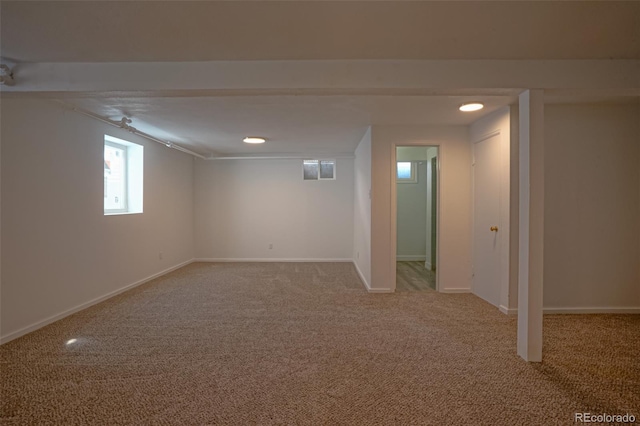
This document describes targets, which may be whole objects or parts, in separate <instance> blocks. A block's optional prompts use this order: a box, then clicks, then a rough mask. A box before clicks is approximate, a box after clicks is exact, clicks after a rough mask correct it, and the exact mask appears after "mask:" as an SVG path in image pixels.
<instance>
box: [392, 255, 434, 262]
mask: <svg viewBox="0 0 640 426" xmlns="http://www.w3.org/2000/svg"><path fill="white" fill-rule="evenodd" d="M426 260H427V257H426V256H425V255H424V254H413V255H409V254H408V255H402V256H400V255H399V256H396V261H398V262H425V261H426Z"/></svg>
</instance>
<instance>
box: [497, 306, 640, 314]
mask: <svg viewBox="0 0 640 426" xmlns="http://www.w3.org/2000/svg"><path fill="white" fill-rule="evenodd" d="M499 309H500V312H502V313H504V314H507V315H518V308H511V309H509V308H507V307H505V306H503V305H500V308H499ZM542 312H543V313H544V314H545V315H555V314H640V308H629V307H620V308H618V307H614V308H612V307H608V308H606V307H605V308H542Z"/></svg>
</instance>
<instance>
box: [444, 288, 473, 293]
mask: <svg viewBox="0 0 640 426" xmlns="http://www.w3.org/2000/svg"><path fill="white" fill-rule="evenodd" d="M440 293H452V294H453V293H471V288H470V287H468V288H464V287H460V288H441V289H440Z"/></svg>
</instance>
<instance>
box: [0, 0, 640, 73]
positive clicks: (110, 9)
mask: <svg viewBox="0 0 640 426" xmlns="http://www.w3.org/2000/svg"><path fill="white" fill-rule="evenodd" d="M0 8H1V12H2V13H1V35H2V56H4V57H5V58H8V59H11V60H15V61H17V62H128V61H211V60H278V59H291V60H304V59H630V58H640V24H639V22H640V2H637V1H626V2H625V1H623V2H613V1H604V2H602V1H601V2H587V1H515V2H514V1H506V2H505V1H438V2H436V1H410V2H400V1H392V2H364V1H356V2H342V1H339V2H325V1H321V2H310V1H303V2H300V1H284V2H274V1H256V2H252V1H231V2H220V1H195V2H188V1H158V2H155V1H71V2H60V1H46V2H32V1H19V2H12V1H2V2H1V3H0Z"/></svg>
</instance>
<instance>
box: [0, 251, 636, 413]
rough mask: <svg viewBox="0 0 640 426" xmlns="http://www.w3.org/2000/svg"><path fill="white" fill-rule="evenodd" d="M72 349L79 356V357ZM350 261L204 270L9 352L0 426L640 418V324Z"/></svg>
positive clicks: (74, 319)
mask: <svg viewBox="0 0 640 426" xmlns="http://www.w3.org/2000/svg"><path fill="white" fill-rule="evenodd" d="M70 339H77V340H76V341H75V342H74V343H70V344H65V342H67V341H69V340H70ZM515 341H516V320H515V318H511V317H507V316H505V315H503V314H501V313H499V312H498V311H497V310H496V309H495V308H494V307H492V306H490V305H488V304H487V303H486V302H484V301H482V300H480V299H479V298H477V297H475V296H473V295H470V294H440V293H436V292H412V293H396V294H367V293H366V292H365V290H364V289H363V287H362V285H361V284H360V282H359V280H358V277H357V275H356V273H355V271H354V269H353V266H352V265H351V264H348V263H326V264H311V263H306V264H305V263H262V264H258V263H254V264H237V263H229V264H211V263H209V264H207V263H197V264H192V265H189V266H187V267H185V268H183V269H181V270H178V271H176V272H174V273H171V274H169V275H167V276H165V277H162V278H159V279H157V280H155V281H153V282H150V283H148V284H145V285H143V286H141V287H138V288H136V289H134V290H131V291H129V292H127V293H125V294H122V295H120V296H117V297H115V298H112V299H110V300H108V301H106V302H103V303H101V304H99V305H96V306H94V307H92V308H89V309H87V310H84V311H82V312H79V313H77V314H75V315H73V316H71V317H68V318H65V319H63V320H61V321H58V322H56V323H54V324H52V325H50V326H48V327H45V328H43V329H41V330H38V331H36V332H34V333H31V334H29V335H27V336H24V337H22V338H20V339H17V340H14V341H12V342H9V343H7V344H5V345H3V346H1V347H0V361H1V364H0V367H1V371H0V379H1V382H0V389H1V394H0V396H1V398H0V400H1V401H0V404H1V405H0V410H1V411H0V414H1V416H0V423H2V424H24V425H27V424H28V425H35V424H61V425H75V424H78V425H80V424H82V425H88V424H91V425H96V424H108V425H118V424H136V425H150V424H175V425H191V424H193V425H200V424H240V425H244V424H301V425H307V424H312V425H317V424H345V425H357V424H363V425H391V424H420V425H453V424H455V425H461V424H472V425H551V424H567V425H570V424H574V423H573V415H574V412H582V411H587V412H591V413H605V412H606V413H610V414H611V413H625V412H630V413H633V414H635V415H636V418H638V417H640V355H639V352H640V316H638V315H589V316H548V317H545V358H544V362H543V364H527V363H525V362H524V361H522V360H521V359H520V358H519V357H518V356H517V355H516V353H515V346H516V345H515Z"/></svg>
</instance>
